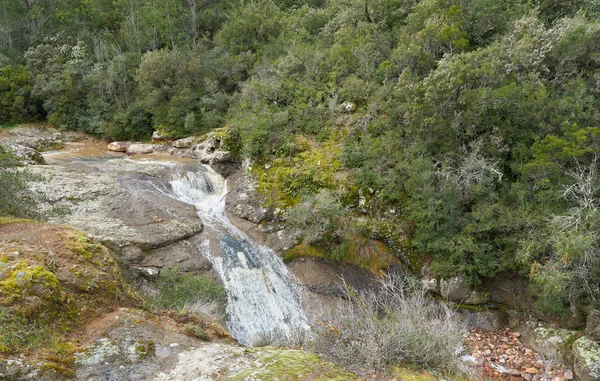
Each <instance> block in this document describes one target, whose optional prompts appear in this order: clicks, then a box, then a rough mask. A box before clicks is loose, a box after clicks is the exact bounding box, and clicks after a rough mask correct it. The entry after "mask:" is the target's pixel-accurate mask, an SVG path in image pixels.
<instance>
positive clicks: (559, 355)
mask: <svg viewBox="0 0 600 381" xmlns="http://www.w3.org/2000/svg"><path fill="white" fill-rule="evenodd" d="M519 332H520V333H521V334H522V338H521V341H522V342H523V343H524V344H525V345H527V346H528V347H531V348H532V349H534V350H535V351H537V352H539V353H540V354H541V355H542V356H545V357H547V358H553V359H555V360H556V361H558V362H560V363H563V364H569V365H570V364H573V352H572V348H571V346H572V344H573V342H574V341H575V339H576V338H577V336H578V333H577V332H576V331H570V330H567V329H562V328H554V327H549V326H547V325H545V324H543V323H541V322H539V321H537V320H526V321H523V322H522V323H521V325H520V326H519Z"/></svg>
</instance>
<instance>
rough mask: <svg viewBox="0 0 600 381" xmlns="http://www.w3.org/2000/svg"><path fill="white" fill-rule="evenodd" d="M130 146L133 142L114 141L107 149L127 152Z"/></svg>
mask: <svg viewBox="0 0 600 381" xmlns="http://www.w3.org/2000/svg"><path fill="white" fill-rule="evenodd" d="M129 146H131V142H112V143H110V144H109V145H108V147H107V149H108V150H109V151H113V152H127V149H128V148H129Z"/></svg>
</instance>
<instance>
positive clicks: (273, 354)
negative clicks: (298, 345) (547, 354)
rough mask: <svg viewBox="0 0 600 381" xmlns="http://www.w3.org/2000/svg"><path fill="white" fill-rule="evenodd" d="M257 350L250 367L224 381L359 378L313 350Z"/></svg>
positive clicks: (317, 380) (345, 379)
mask: <svg viewBox="0 0 600 381" xmlns="http://www.w3.org/2000/svg"><path fill="white" fill-rule="evenodd" d="M257 353H258V355H257V356H256V358H255V360H254V363H253V364H252V365H251V366H250V367H249V368H248V369H246V370H244V371H242V372H240V373H238V374H236V375H233V376H230V377H226V378H224V380H228V381H244V380H263V381H276V380H277V381H278V380H311V381H313V380H314V381H325V380H327V381H349V380H358V379H359V378H358V377H357V376H356V375H354V374H352V373H349V372H346V371H343V370H342V369H340V368H339V367H337V366H335V365H333V364H331V363H328V362H326V361H323V360H321V359H320V358H319V356H317V355H315V354H313V353H309V352H304V351H300V350H282V349H275V348H263V349H259V350H257Z"/></svg>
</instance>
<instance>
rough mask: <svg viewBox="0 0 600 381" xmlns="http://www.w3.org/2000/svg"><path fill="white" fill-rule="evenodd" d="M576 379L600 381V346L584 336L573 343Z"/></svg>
mask: <svg viewBox="0 0 600 381" xmlns="http://www.w3.org/2000/svg"><path fill="white" fill-rule="evenodd" d="M573 358H574V364H575V368H574V370H575V377H576V379H577V380H580V381H600V344H598V342H597V341H594V340H593V339H591V338H589V337H587V336H584V337H581V338H579V339H577V340H576V341H575V342H574V343H573Z"/></svg>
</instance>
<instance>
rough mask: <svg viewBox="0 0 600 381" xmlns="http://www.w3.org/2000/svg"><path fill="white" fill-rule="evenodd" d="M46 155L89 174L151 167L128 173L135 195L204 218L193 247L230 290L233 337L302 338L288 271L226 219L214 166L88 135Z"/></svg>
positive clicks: (262, 340) (249, 340)
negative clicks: (183, 206)
mask: <svg viewBox="0 0 600 381" xmlns="http://www.w3.org/2000/svg"><path fill="white" fill-rule="evenodd" d="M44 156H45V158H46V161H47V162H48V163H49V164H54V165H61V166H69V167H74V168H77V169H78V170H83V171H86V172H98V171H100V172H104V171H108V172H113V171H118V172H120V173H122V176H134V175H135V174H136V173H145V172H148V173H152V176H146V177H143V178H141V179H140V178H138V177H132V181H133V182H132V183H131V184H132V186H134V187H135V188H136V189H137V190H138V194H139V197H144V194H145V192H153V193H155V194H156V193H159V194H161V195H163V196H166V197H171V198H175V199H177V200H179V201H182V202H185V203H188V204H192V205H195V207H196V210H197V212H198V215H199V216H200V218H201V219H202V220H203V222H204V232H203V233H202V234H203V236H205V237H206V239H205V240H204V241H203V243H202V245H201V247H199V250H198V251H199V252H201V253H202V254H203V255H205V256H206V257H208V259H209V260H210V261H211V262H212V264H213V266H214V269H215V270H216V271H217V272H218V273H219V275H220V276H221V278H222V280H223V283H224V285H225V287H226V289H227V292H228V306H227V315H228V325H229V329H230V331H231V334H232V336H233V337H235V338H236V339H237V340H238V341H239V342H240V343H242V344H244V345H258V344H268V343H289V342H293V341H295V340H297V339H301V338H302V337H303V335H304V333H305V332H306V331H307V329H308V324H307V319H306V317H305V315H304V313H303V311H302V308H301V306H300V302H299V298H298V290H297V289H296V286H295V285H294V282H293V281H292V277H291V275H290V273H289V272H288V270H287V268H286V267H285V265H284V264H283V262H282V260H281V259H280V258H279V257H278V256H277V255H276V254H275V253H273V251H272V250H270V249H269V248H267V247H265V246H262V245H259V244H257V243H256V242H254V241H253V240H252V239H251V238H249V237H248V236H247V235H246V234H244V233H243V232H241V231H240V230H239V229H237V228H236V227H235V226H234V225H233V224H231V223H230V222H229V220H228V219H227V216H226V215H225V196H226V194H227V186H226V182H225V180H224V179H223V178H222V177H221V176H220V175H218V174H217V173H215V172H214V171H212V169H210V168H209V167H205V166H202V165H199V164H198V163H197V162H196V161H194V160H191V159H181V158H174V157H166V156H158V155H145V156H144V157H143V158H136V157H128V156H126V155H124V154H120V153H113V152H108V151H106V145H105V144H104V143H97V142H93V141H90V142H84V143H69V144H67V147H66V149H64V150H62V151H55V152H49V153H46V154H45V155H44ZM149 171H150V172H149ZM165 180H168V182H166V181H165ZM132 191H133V190H132ZM199 255H201V254H199Z"/></svg>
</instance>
